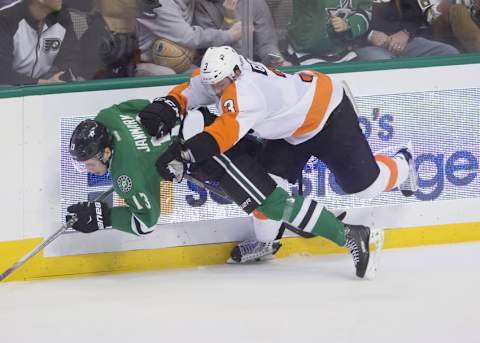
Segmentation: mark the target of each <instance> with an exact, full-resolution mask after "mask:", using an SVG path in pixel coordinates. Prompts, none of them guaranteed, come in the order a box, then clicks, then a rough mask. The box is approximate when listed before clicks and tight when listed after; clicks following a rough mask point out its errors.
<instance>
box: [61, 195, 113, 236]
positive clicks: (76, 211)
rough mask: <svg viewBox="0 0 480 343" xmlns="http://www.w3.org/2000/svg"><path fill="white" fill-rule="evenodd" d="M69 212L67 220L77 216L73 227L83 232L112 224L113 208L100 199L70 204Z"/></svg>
mask: <svg viewBox="0 0 480 343" xmlns="http://www.w3.org/2000/svg"><path fill="white" fill-rule="evenodd" d="M67 212H68V214H67V216H66V220H67V222H68V221H69V220H70V219H72V218H73V215H75V216H76V217H77V221H76V222H75V223H74V224H73V225H72V229H74V230H77V231H80V232H83V233H90V232H94V231H97V230H99V229H104V228H105V227H108V226H111V225H112V219H111V216H110V212H111V210H110V208H109V207H108V206H107V204H105V203H103V202H100V201H94V202H86V201H85V202H79V203H77V204H75V205H71V206H69V207H68V208H67Z"/></svg>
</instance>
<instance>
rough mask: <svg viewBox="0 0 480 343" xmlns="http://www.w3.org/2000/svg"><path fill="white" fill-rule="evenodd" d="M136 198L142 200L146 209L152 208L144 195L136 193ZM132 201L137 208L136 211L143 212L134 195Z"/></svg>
mask: <svg viewBox="0 0 480 343" xmlns="http://www.w3.org/2000/svg"><path fill="white" fill-rule="evenodd" d="M138 196H139V197H140V199H141V200H142V202H143V204H144V205H145V207H146V208H147V209H151V208H152V205H150V201H148V197H147V195H146V194H145V193H138ZM132 200H133V202H134V203H135V206H136V207H137V209H138V210H143V206H142V204H141V203H140V201H139V199H138V198H137V195H136V194H134V195H133V196H132Z"/></svg>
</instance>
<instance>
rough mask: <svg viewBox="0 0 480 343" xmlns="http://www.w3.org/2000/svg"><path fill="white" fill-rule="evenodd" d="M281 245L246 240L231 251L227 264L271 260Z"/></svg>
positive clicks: (271, 242) (276, 242)
mask: <svg viewBox="0 0 480 343" xmlns="http://www.w3.org/2000/svg"><path fill="white" fill-rule="evenodd" d="M281 246H282V244H281V243H280V241H278V240H276V241H270V242H267V243H265V242H259V241H256V240H247V241H243V242H241V243H240V244H238V245H237V246H236V247H235V248H233V249H232V252H231V253H230V258H229V259H228V261H227V263H248V262H256V261H262V260H267V259H271V258H273V255H275V254H276V253H277V251H278V250H279V249H280V247H281Z"/></svg>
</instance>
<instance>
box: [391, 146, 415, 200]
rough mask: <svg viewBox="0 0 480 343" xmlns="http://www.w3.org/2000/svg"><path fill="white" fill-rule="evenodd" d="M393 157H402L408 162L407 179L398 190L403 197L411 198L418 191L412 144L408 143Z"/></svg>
mask: <svg viewBox="0 0 480 343" xmlns="http://www.w3.org/2000/svg"><path fill="white" fill-rule="evenodd" d="M395 156H403V158H405V160H406V161H407V162H408V177H407V179H406V180H405V181H404V182H403V183H402V184H401V185H400V186H398V188H399V189H400V192H402V194H403V195H404V196H406V197H409V196H412V195H413V193H415V192H416V191H417V189H418V174H417V169H416V168H415V154H414V152H413V147H412V142H408V143H407V145H406V146H405V147H403V148H401V149H400V150H398V151H397V153H396V154H395Z"/></svg>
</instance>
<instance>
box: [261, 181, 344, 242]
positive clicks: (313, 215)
mask: <svg viewBox="0 0 480 343" xmlns="http://www.w3.org/2000/svg"><path fill="white" fill-rule="evenodd" d="M257 210H258V211H260V212H261V213H263V214H264V215H266V216H267V217H268V218H270V219H273V220H283V221H285V222H287V223H289V224H291V225H293V226H295V227H296V228H298V229H300V230H302V231H304V232H308V233H311V234H313V235H316V236H321V237H324V238H327V239H328V240H331V241H332V242H335V243H336V244H338V245H339V246H345V243H346V239H345V229H344V225H343V223H342V222H341V221H339V220H338V219H337V218H336V217H335V215H334V214H333V213H332V212H330V211H328V210H327V209H326V208H325V207H324V206H322V205H320V204H319V203H318V202H316V201H315V200H307V199H305V198H303V197H301V196H299V195H296V196H293V197H290V196H289V194H288V193H287V191H285V190H284V189H282V188H280V187H277V188H276V189H275V190H274V191H273V192H272V193H271V194H270V195H269V196H268V197H267V198H266V199H265V200H264V201H263V203H262V205H261V206H259V207H258V208H257Z"/></svg>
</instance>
